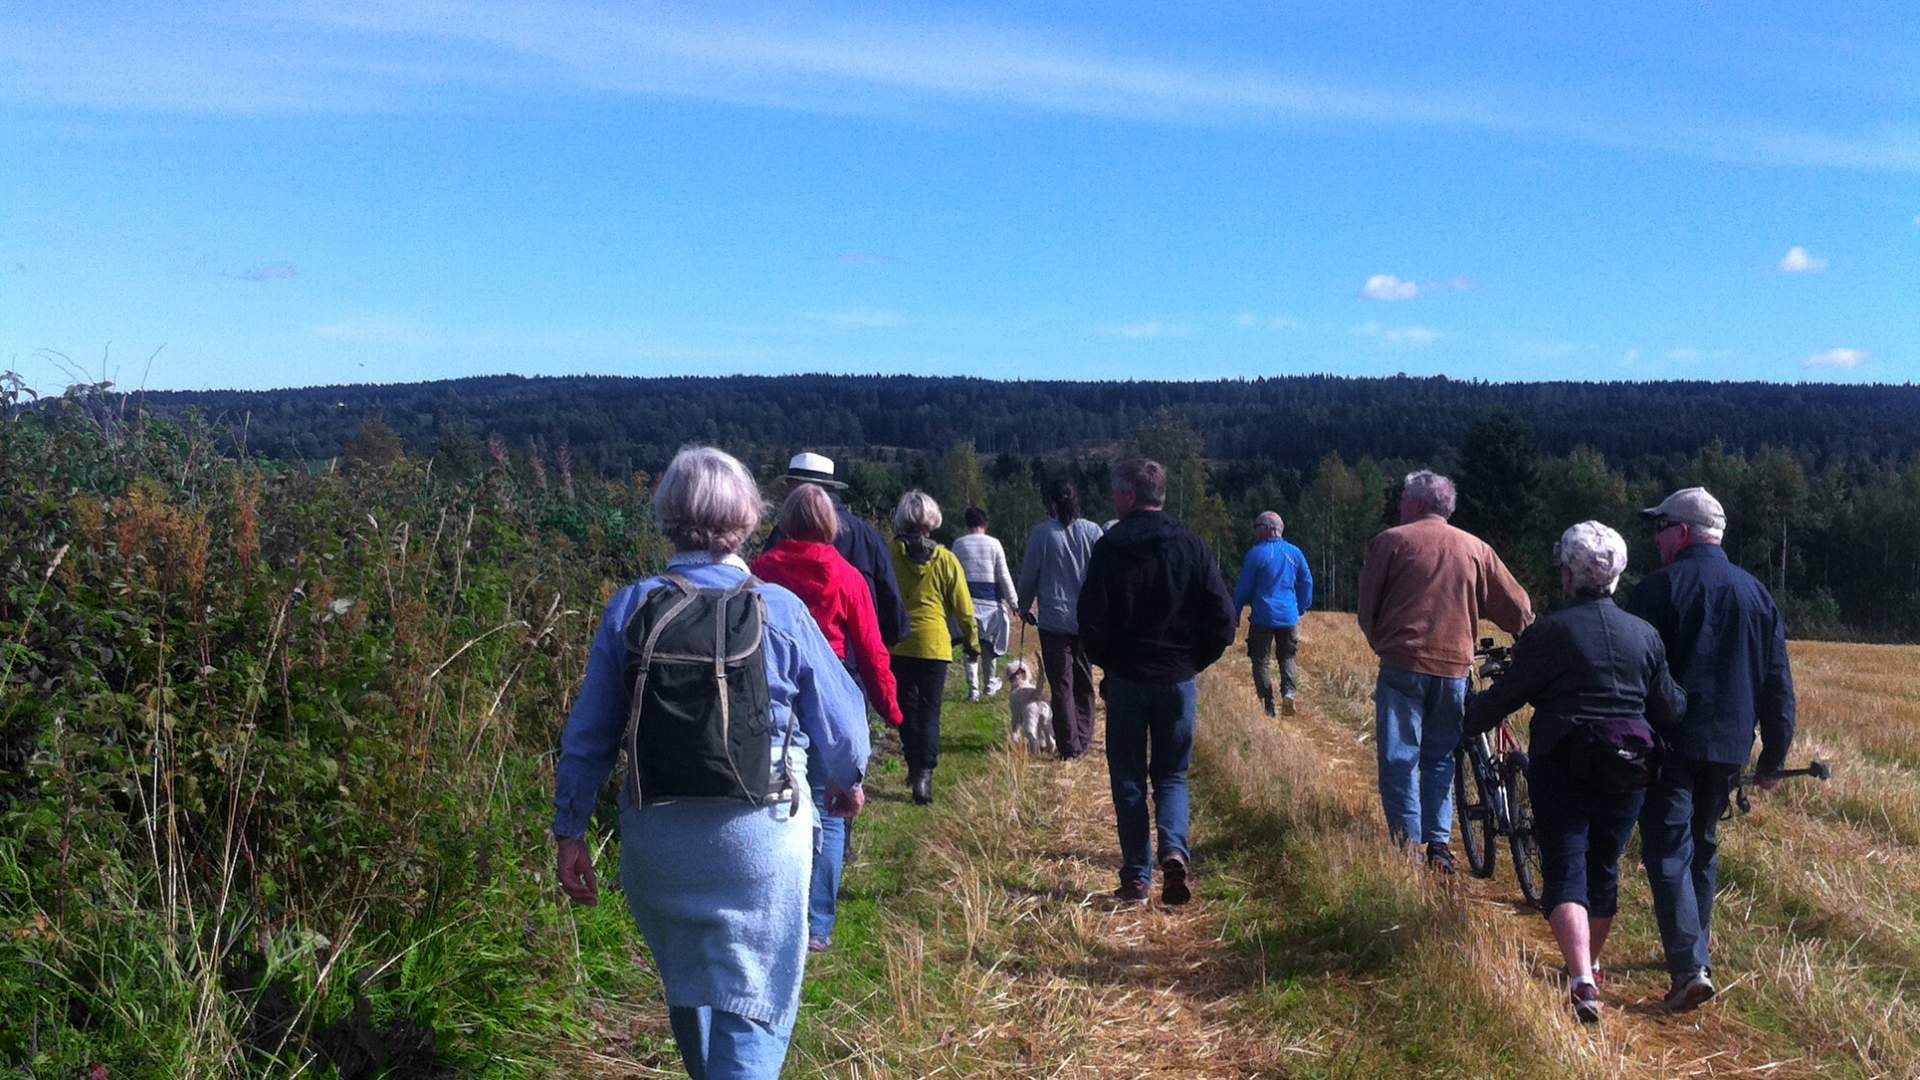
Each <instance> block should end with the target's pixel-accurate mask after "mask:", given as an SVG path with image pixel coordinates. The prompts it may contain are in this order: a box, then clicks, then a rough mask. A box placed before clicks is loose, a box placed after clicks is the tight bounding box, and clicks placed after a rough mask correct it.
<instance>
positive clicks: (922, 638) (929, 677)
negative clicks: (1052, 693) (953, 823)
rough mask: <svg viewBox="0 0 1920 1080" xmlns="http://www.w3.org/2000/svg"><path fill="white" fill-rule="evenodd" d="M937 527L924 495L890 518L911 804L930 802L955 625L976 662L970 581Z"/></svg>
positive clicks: (896, 675)
mask: <svg viewBox="0 0 1920 1080" xmlns="http://www.w3.org/2000/svg"><path fill="white" fill-rule="evenodd" d="M939 527H940V504H939V503H936V502H934V501H933V497H932V496H931V495H928V494H927V493H926V492H924V491H909V492H907V493H906V494H905V495H902V496H900V505H899V506H897V507H895V508H894V511H893V531H894V537H893V543H892V544H890V545H888V550H889V551H891V552H892V553H893V574H894V577H896V578H897V579H899V582H900V599H901V601H902V603H903V604H904V605H905V606H906V609H907V622H908V630H907V636H906V637H904V638H901V639H900V641H899V642H898V643H896V644H895V645H894V646H893V649H892V653H893V679H894V682H895V683H896V684H898V686H899V690H900V716H901V719H902V722H901V724H900V742H901V745H902V748H903V749H904V750H905V751H906V758H907V786H908V787H909V788H911V789H912V791H913V801H914V802H916V803H919V804H920V805H922V806H924V805H926V804H927V803H930V802H932V801H933V767H934V765H936V764H938V763H939V760H940V697H941V694H942V693H943V692H944V691H945V690H946V686H947V665H948V664H951V663H952V662H953V641H954V638H953V631H952V630H951V629H950V628H951V627H953V626H958V627H959V628H960V632H961V634H963V635H964V636H965V637H964V641H965V644H966V650H967V659H968V660H969V661H971V660H973V659H974V658H975V657H977V656H979V655H980V632H979V630H978V629H977V628H976V627H975V626H974V623H973V598H972V597H971V596H969V595H968V594H967V575H966V572H965V571H963V570H961V569H960V560H959V559H956V558H954V556H953V552H951V551H948V550H947V549H946V548H943V547H941V546H940V545H939V544H937V543H934V541H933V537H932V536H931V535H929V534H930V533H932V532H933V530H935V529H937V528H939Z"/></svg>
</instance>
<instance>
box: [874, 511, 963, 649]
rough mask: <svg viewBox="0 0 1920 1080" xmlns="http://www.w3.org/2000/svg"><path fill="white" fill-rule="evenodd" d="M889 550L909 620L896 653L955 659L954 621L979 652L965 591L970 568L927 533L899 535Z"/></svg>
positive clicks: (888, 546)
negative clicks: (931, 538) (966, 570)
mask: <svg viewBox="0 0 1920 1080" xmlns="http://www.w3.org/2000/svg"><path fill="white" fill-rule="evenodd" d="M887 551H888V553H889V554H891V555H892V556H893V576H894V577H895V578H896V579H898V580H899V582H900V600H901V603H902V604H904V605H905V607H906V609H907V624H908V630H907V636H906V637H904V638H901V639H900V640H899V641H898V642H896V643H895V644H894V646H893V650H892V652H893V655H895V656H911V657H917V658H919V659H922V660H952V659H953V631H952V628H953V627H954V626H955V625H956V624H957V625H958V628H959V630H960V633H961V636H962V640H964V641H965V642H966V645H967V651H968V652H970V653H972V652H978V651H980V630H979V628H978V627H976V626H975V625H974V623H973V597H972V596H970V595H968V593H967V575H966V572H965V571H963V570H961V569H960V560H959V559H956V558H954V556H953V552H951V551H948V550H947V549H946V548H944V547H941V546H940V545H939V544H936V543H934V542H933V541H932V540H930V539H928V538H926V537H924V536H909V537H899V536H896V537H894V538H893V542H892V543H890V544H888V545H887Z"/></svg>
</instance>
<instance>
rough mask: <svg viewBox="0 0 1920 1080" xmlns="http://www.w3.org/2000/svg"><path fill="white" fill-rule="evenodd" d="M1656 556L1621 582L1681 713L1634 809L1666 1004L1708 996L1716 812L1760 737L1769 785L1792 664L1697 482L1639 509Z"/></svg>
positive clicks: (1788, 737)
mask: <svg viewBox="0 0 1920 1080" xmlns="http://www.w3.org/2000/svg"><path fill="white" fill-rule="evenodd" d="M1642 515H1643V516H1644V517H1646V518H1649V519H1650V520H1652V522H1653V526H1654V528H1655V530H1656V540H1657V542H1658V543H1659V545H1660V559H1661V561H1662V562H1664V563H1665V564H1666V566H1664V567H1663V568H1662V569H1660V570H1657V571H1655V572H1653V573H1652V574H1649V575H1648V576H1647V578H1646V580H1644V581H1642V582H1641V583H1640V586H1639V587H1638V588H1636V589H1634V590H1633V597H1632V599H1631V600H1629V601H1628V602H1627V610H1629V611H1631V612H1632V613H1633V614H1635V615H1638V616H1640V617H1641V618H1643V619H1645V620H1647V621H1648V622H1649V623H1652V624H1653V627H1654V629H1656V630H1658V631H1659V632H1660V637H1661V640H1663V641H1665V642H1666V646H1667V662H1668V663H1669V664H1670V665H1671V666H1672V668H1673V676H1674V681H1675V682H1678V683H1679V684H1680V688H1681V689H1682V690H1685V691H1686V693H1687V713H1686V719H1685V720H1684V721H1683V722H1682V723H1681V724H1680V726H1679V728H1678V729H1677V730H1676V731H1675V732H1674V733H1673V734H1672V735H1671V736H1669V738H1668V747H1667V755H1666V760H1665V762H1664V764H1663V765H1662V767H1661V770H1660V777H1659V779H1657V780H1655V781H1654V783H1653V785H1652V786H1651V787H1649V788H1648V789H1647V800H1646V804H1645V805H1644V806H1643V807H1642V809H1641V811H1640V848H1641V855H1642V858H1643V860H1644V861H1645V863H1646V867H1647V879H1648V881H1649V882H1650V883H1651V884H1652V886H1653V911H1654V916H1655V917H1656V918H1657V919H1658V920H1659V923H1660V942H1661V945H1662V946H1663V947H1664V949H1665V950H1666V954H1667V972H1668V974H1669V975H1670V976H1671V977H1672V979H1673V983H1672V987H1671V988H1670V989H1669V990H1668V991H1667V997H1666V1005H1667V1007H1668V1008H1669V1009H1672V1010H1674V1011H1676V1012H1681V1011H1685V1010H1688V1009H1693V1008H1697V1007H1698V1006H1700V1005H1701V1004H1703V1003H1705V1002H1706V1001H1707V999H1709V998H1711V997H1713V980H1712V978H1711V976H1710V971H1709V967H1708V958H1707V944H1708V937H1709V929H1710V927H1711V922H1712V915H1713V895H1714V890H1715V888H1716V886H1717V877H1718V873H1719V862H1720V860H1719V855H1720V847H1719V838H1718V836H1717V835H1716V832H1717V828H1718V823H1719V821H1720V816H1721V815H1722V814H1723V813H1725V812H1726V809H1727V800H1728V797H1729V795H1730V794H1731V789H1732V781H1733V778H1734V776H1735V774H1737V773H1738V772H1739V771H1740V770H1741V769H1742V768H1743V767H1745V765H1746V763H1747V758H1748V756H1749V755H1751V754H1752V752H1753V734H1754V729H1755V727H1758V728H1759V730H1760V733H1761V736H1762V738H1763V740H1764V742H1763V745H1762V747H1761V751H1760V761H1759V764H1758V768H1757V771H1758V772H1759V773H1760V774H1761V777H1762V779H1761V780H1760V786H1761V787H1762V788H1763V789H1771V788H1772V787H1773V785H1774V784H1776V783H1778V781H1777V780H1769V779H1767V778H1766V774H1767V773H1769V772H1773V771H1776V770H1778V769H1779V768H1780V767H1781V766H1782V765H1783V764H1784V763H1785V762H1786V758H1787V748H1788V747H1789V746H1791V745H1792V743H1793V711H1794V710H1793V672H1792V670H1791V668H1790V667H1789V666H1788V663H1787V634H1786V627H1785V625H1784V624H1783V623H1782V622H1781V620H1780V611H1779V609H1778V608H1776V607H1775V606H1774V603H1773V597H1772V596H1771V595H1769V594H1768V592H1767V587H1766V586H1764V585H1762V584H1760V582H1759V581H1758V580H1756V579H1755V578H1754V576H1753V575H1752V574H1749V573H1747V572H1746V571H1745V570H1742V569H1740V568H1739V567H1737V566H1735V565H1733V563H1731V562H1730V561H1728V559H1727V555H1726V552H1725V551H1723V550H1721V547H1720V541H1721V537H1722V536H1723V535H1724V534H1725V532H1726V527H1727V515H1726V512H1725V511H1724V510H1722V509H1721V506H1720V502H1719V500H1717V499H1715V498H1714V497H1713V496H1712V495H1710V494H1708V493H1707V490H1706V489H1705V488H1697V487H1693V488H1685V489H1683V490H1680V491H1676V492H1674V493H1673V494H1671V495H1669V496H1667V497H1666V499H1665V500H1664V501H1662V502H1661V503H1660V505H1659V506H1655V507H1652V508H1651V509H1648V510H1645V511H1642Z"/></svg>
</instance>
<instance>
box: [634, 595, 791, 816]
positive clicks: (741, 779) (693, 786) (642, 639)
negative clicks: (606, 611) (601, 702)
mask: <svg viewBox="0 0 1920 1080" xmlns="http://www.w3.org/2000/svg"><path fill="white" fill-rule="evenodd" d="M666 582H667V583H666V585H665V586H663V587H661V588H657V589H654V590H653V592H652V593H650V594H648V596H647V598H646V600H645V601H643V602H642V603H641V605H640V607H639V609H638V610H636V611H635V612H634V613H633V617H632V618H631V619H629V620H628V621H627V625H626V628H625V630H624V635H625V640H626V646H627V659H626V676H627V685H628V686H630V687H631V688H632V690H633V699H632V701H633V703H632V712H631V713H630V715H629V718H628V723H627V765H628V770H627V784H628V791H627V793H628V797H629V799H630V800H631V801H632V802H633V804H634V805H636V806H641V805H645V804H648V803H655V802H661V801H664V800H670V799H671V800H683V799H701V800H721V801H737V802H745V803H747V804H749V805H752V806H774V805H778V804H779V803H782V802H789V803H797V800H798V798H799V793H798V791H797V790H796V789H795V785H794V782H793V775H792V773H791V771H790V770H789V768H788V765H787V761H788V753H789V752H790V751H791V750H792V749H793V723H792V722H789V723H788V725H787V734H786V741H785V745H784V746H782V748H781V751H780V761H779V766H780V778H779V780H777V781H776V780H775V778H774V775H773V767H774V761H773V749H772V746H771V744H770V742H769V739H768V729H769V727H770V726H771V724H772V722H773V708H772V704H771V699H770V697H769V694H768V690H767V661H766V654H765V646H764V642H765V637H766V625H767V613H766V604H765V603H764V602H763V601H762V600H761V598H760V596H759V594H757V593H755V592H754V591H753V590H754V588H755V587H756V586H758V585H760V584H761V583H760V582H759V581H757V580H755V579H754V578H752V577H749V578H747V579H746V580H745V581H743V582H741V583H740V584H739V585H737V586H734V587H733V588H730V589H702V588H698V587H696V586H694V585H693V584H692V583H691V582H689V581H687V579H685V578H683V577H680V576H679V575H676V574H669V575H667V577H666Z"/></svg>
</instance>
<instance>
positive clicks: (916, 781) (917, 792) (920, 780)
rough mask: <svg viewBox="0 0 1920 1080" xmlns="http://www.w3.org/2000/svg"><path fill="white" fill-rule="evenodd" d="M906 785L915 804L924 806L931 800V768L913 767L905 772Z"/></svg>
mask: <svg viewBox="0 0 1920 1080" xmlns="http://www.w3.org/2000/svg"><path fill="white" fill-rule="evenodd" d="M907 787H908V789H909V790H911V791H912V792H913V802H914V805H916V806H925V805H927V804H928V803H931V802H932V801H933V770H932V769H914V770H912V771H910V772H909V773H908V774H907Z"/></svg>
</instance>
